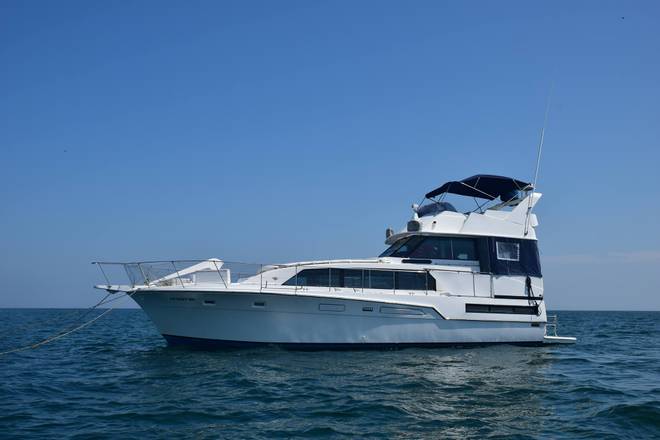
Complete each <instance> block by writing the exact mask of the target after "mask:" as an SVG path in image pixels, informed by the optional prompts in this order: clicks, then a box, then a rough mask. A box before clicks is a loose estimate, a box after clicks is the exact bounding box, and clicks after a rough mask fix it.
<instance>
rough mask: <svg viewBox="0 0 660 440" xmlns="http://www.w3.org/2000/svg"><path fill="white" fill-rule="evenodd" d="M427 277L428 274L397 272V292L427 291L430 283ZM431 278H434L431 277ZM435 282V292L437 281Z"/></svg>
mask: <svg viewBox="0 0 660 440" xmlns="http://www.w3.org/2000/svg"><path fill="white" fill-rule="evenodd" d="M426 277H427V273H426V272H396V277H395V278H396V279H395V281H396V283H395V286H396V288H397V290H426V289H427V287H426V285H427V283H428V280H427V279H426ZM429 278H433V277H431V276H429ZM433 281H434V283H433V289H432V290H435V279H433ZM429 289H430V288H429Z"/></svg>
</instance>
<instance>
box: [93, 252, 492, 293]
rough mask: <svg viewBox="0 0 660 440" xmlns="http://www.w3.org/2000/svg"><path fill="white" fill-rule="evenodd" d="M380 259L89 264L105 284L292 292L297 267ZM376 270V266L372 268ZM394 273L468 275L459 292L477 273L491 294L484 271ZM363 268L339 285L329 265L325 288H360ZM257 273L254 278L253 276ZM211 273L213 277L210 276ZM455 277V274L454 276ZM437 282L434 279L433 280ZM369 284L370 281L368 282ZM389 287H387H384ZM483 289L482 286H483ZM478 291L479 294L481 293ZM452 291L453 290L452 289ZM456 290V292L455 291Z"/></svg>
mask: <svg viewBox="0 0 660 440" xmlns="http://www.w3.org/2000/svg"><path fill="white" fill-rule="evenodd" d="M379 261H381V260H378V259H374V260H333V261H310V262H302V263H292V264H261V263H242V262H235V261H224V260H218V259H208V260H163V261H141V262H112V261H95V262H93V263H92V264H94V265H96V266H98V268H99V270H100V271H101V273H102V276H103V279H104V280H105V281H106V283H107V284H106V285H107V286H117V287H126V288H130V289H134V288H139V287H153V286H180V287H181V288H182V289H185V288H189V287H193V286H196V285H198V284H201V282H200V279H205V280H206V284H208V283H209V282H216V283H218V284H221V285H223V286H224V287H225V288H229V287H230V285H231V284H235V283H240V285H242V286H257V287H258V288H259V290H260V291H261V290H263V289H274V290H280V289H283V290H287V291H291V290H293V291H294V292H297V291H306V290H308V289H309V287H308V286H301V285H298V284H299V283H298V282H297V277H298V274H299V273H300V271H301V270H303V269H306V268H309V267H310V266H312V267H314V268H319V267H321V268H322V267H323V266H324V265H331V264H332V265H336V264H338V263H339V264H341V263H358V262H359V263H377V262H379ZM271 268H293V274H294V276H295V277H296V282H295V283H294V285H283V284H282V283H272V282H271V283H270V284H269V282H268V280H264V276H263V275H264V272H266V271H267V270H268V269H271ZM353 269H355V270H363V271H364V272H366V271H369V270H370V269H369V268H359V267H358V268H353ZM374 270H377V269H374ZM387 270H388V271H392V272H393V277H394V276H395V275H394V273H395V272H397V271H405V272H423V273H426V274H427V277H429V276H432V275H431V274H430V272H442V273H447V274H455V275H456V276H457V277H464V276H470V277H471V283H470V282H469V281H467V280H463V281H467V283H470V284H471V289H468V290H471V292H465V293H466V295H463V296H477V290H482V289H478V287H477V281H476V280H477V277H478V276H487V277H488V280H487V282H488V294H489V296H490V297H492V296H493V277H492V275H490V274H487V273H481V272H473V271H466V270H457V269H455V270H454V269H446V268H424V269H413V268H411V269H395V268H392V269H389V268H388V269H387ZM364 272H363V282H362V283H361V286H360V287H356V288H351V287H339V286H332V282H331V280H332V267H331V268H330V270H329V280H328V286H327V288H328V290H329V291H332V289H338V288H344V289H353V290H355V291H359V292H364V290H365V288H367V289H368V288H369V287H365V282H364V278H365V274H364ZM257 275H258V278H256V277H257ZM214 277H215V279H214ZM457 279H458V278H457ZM436 283H437V281H436ZM369 285H371V283H369ZM392 286H393V288H392V289H391V290H392V291H393V293H394V294H397V291H398V292H399V293H403V292H406V291H407V290H406V289H396V284H395V282H394V279H393V280H392ZM386 290H389V289H386ZM483 290H485V289H483ZM416 292H420V293H426V294H428V293H429V292H436V290H430V289H428V278H427V286H426V289H424V290H417V291H416ZM483 293H484V292H482V294H481V295H479V296H484V295H483ZM453 294H456V293H453ZM459 294H460V293H459Z"/></svg>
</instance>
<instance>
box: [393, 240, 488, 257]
mask: <svg viewBox="0 0 660 440" xmlns="http://www.w3.org/2000/svg"><path fill="white" fill-rule="evenodd" d="M380 256H381V257H397V258H420V259H429V260H470V261H476V260H478V259H479V257H478V256H477V246H476V243H475V240H474V238H470V237H438V236H422V235H413V236H411V237H405V238H402V239H400V240H397V241H396V242H395V243H394V244H393V245H392V246H390V247H389V248H388V249H387V250H386V251H385V252H383V253H382V254H380Z"/></svg>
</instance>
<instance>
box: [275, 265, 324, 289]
mask: <svg viewBox="0 0 660 440" xmlns="http://www.w3.org/2000/svg"><path fill="white" fill-rule="evenodd" d="M296 279H297V280H298V286H314V287H327V286H328V282H329V281H330V271H329V270H328V269H305V270H301V271H300V272H299V273H298V276H297V277H296V276H295V275H294V276H293V277H291V278H290V279H288V280H287V281H286V282H285V283H284V285H285V286H295V285H296Z"/></svg>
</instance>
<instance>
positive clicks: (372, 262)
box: [94, 175, 575, 349]
mask: <svg viewBox="0 0 660 440" xmlns="http://www.w3.org/2000/svg"><path fill="white" fill-rule="evenodd" d="M449 195H451V196H452V197H463V198H471V199H474V200H475V201H476V202H477V204H476V206H477V208H476V209H474V210H472V211H469V212H459V211H458V210H457V209H455V207H454V205H453V204H452V203H450V202H449V201H447V196H449ZM540 198H541V194H540V193H539V192H537V191H535V189H534V188H533V186H532V185H531V184H530V183H527V182H524V181H521V180H517V179H513V178H509V177H503V176H494V175H476V176H472V177H469V178H467V179H463V180H460V181H451V182H447V183H445V184H443V185H441V186H440V187H438V188H436V189H434V190H432V191H430V192H428V193H427V194H426V195H425V199H424V202H423V203H422V204H421V205H413V207H412V208H413V209H412V218H411V219H410V221H408V222H407V224H406V225H405V227H404V228H403V229H401V230H399V231H396V232H395V231H394V230H392V229H390V228H388V229H387V230H386V233H385V244H386V246H387V247H386V249H385V250H384V251H383V252H382V253H381V254H380V255H379V256H378V257H374V258H367V259H344V260H328V261H304V262H293V263H286V264H243V263H232V262H228V261H224V260H222V259H217V258H211V259H206V260H195V261H180V260H179V261H176V260H175V261H158V262H128V263H116V262H95V263H94V264H97V265H98V267H99V268H100V269H101V272H102V274H103V276H104V277H105V281H106V284H101V285H97V286H95V287H97V288H99V289H104V290H107V291H109V292H112V293H115V292H124V293H125V294H126V295H129V296H130V297H131V298H132V299H133V300H135V301H136V302H137V304H139V306H140V307H141V308H142V309H143V310H144V311H145V312H146V314H147V315H148V316H149V318H150V319H151V320H152V321H153V323H154V324H155V326H156V328H157V329H158V331H159V332H160V333H161V334H162V335H163V337H164V338H165V339H166V340H167V342H168V343H169V344H171V345H177V344H187V345H203V346H223V347H242V346H254V345H264V344H273V345H278V346H283V347H287V348H299V349H337V348H384V347H387V348H400V347H407V346H423V347H434V346H443V345H472V344H478V345H481V344H494V343H506V344H533V345H534V344H543V343H571V342H575V338H565V337H564V338H562V337H558V336H557V335H556V321H554V320H552V319H550V321H549V317H548V315H547V311H546V306H545V291H544V285H543V276H542V271H541V262H540V259H539V250H538V241H537V236H536V227H537V226H538V219H537V216H536V214H534V213H533V208H534V207H535V206H536V204H537V203H538V201H539V199H540ZM115 269H120V270H121V272H122V273H123V274H124V277H125V279H126V281H125V282H119V283H115V282H114V280H111V277H110V275H109V274H110V273H111V272H112V271H113V270H115Z"/></svg>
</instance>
